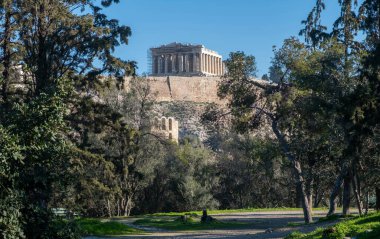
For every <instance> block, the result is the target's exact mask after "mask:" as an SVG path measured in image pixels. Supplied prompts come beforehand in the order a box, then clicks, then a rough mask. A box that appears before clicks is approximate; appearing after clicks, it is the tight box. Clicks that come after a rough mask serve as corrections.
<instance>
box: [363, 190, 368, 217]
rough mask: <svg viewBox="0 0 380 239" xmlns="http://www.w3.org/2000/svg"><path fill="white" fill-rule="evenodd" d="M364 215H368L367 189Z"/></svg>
mask: <svg viewBox="0 0 380 239" xmlns="http://www.w3.org/2000/svg"><path fill="white" fill-rule="evenodd" d="M365 199H366V200H365V212H364V214H365V215H368V209H369V191H367V194H366V197H365Z"/></svg>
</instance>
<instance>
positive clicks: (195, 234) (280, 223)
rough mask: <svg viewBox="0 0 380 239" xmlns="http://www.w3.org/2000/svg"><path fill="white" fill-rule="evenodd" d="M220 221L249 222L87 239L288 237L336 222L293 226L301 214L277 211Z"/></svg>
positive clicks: (130, 221)
mask: <svg viewBox="0 0 380 239" xmlns="http://www.w3.org/2000/svg"><path fill="white" fill-rule="evenodd" d="M325 215H326V212H324V211H316V212H314V217H313V218H314V220H315V221H316V220H318V218H320V217H323V216H325ZM213 217H215V218H216V219H217V220H220V221H225V222H228V221H235V222H245V223H248V226H247V227H245V228H239V229H214V230H204V231H186V232H173V231H165V230H161V229H156V228H146V227H145V228H142V229H145V230H146V229H148V230H146V231H148V233H147V234H145V235H131V236H119V237H86V238H85V239H103V238H115V239H116V238H117V239H122V238H149V239H153V238H160V239H162V238H170V239H175V238H187V239H190V238H207V239H214V238H234V239H235V238H236V239H238V238H241V239H248V238H255V239H264V238H284V237H285V236H286V235H288V234H289V233H291V232H292V231H296V230H298V231H301V232H310V231H313V230H315V229H316V228H317V227H327V226H330V225H332V224H334V223H333V222H328V223H316V224H311V225H302V226H297V227H290V226H288V223H302V222H303V214H302V212H301V211H299V212H298V211H274V212H257V213H231V214H219V215H213ZM134 220H136V219H133V218H131V219H123V220H120V222H122V223H125V224H128V225H133V222H134Z"/></svg>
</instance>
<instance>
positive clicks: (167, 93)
mask: <svg viewBox="0 0 380 239" xmlns="http://www.w3.org/2000/svg"><path fill="white" fill-rule="evenodd" d="M129 79H130V78H129ZM148 79H149V85H150V89H151V92H153V93H156V94H157V97H156V100H157V101H158V102H178V101H188V102H195V103H216V104H221V105H223V104H225V101H223V100H220V99H219V97H218V95H217V92H218V84H219V82H220V77H208V76H193V77H180V76H165V77H156V76H149V77H148ZM127 82H128V79H127ZM127 85H128V84H127Z"/></svg>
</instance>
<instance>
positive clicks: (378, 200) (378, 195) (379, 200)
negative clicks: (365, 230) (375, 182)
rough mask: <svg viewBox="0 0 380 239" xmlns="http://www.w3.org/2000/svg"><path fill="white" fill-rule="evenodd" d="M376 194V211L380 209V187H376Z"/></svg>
mask: <svg viewBox="0 0 380 239" xmlns="http://www.w3.org/2000/svg"><path fill="white" fill-rule="evenodd" d="M375 194H376V206H375V209H376V211H380V188H379V187H376V189H375Z"/></svg>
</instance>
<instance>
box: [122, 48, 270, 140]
mask: <svg viewBox="0 0 380 239" xmlns="http://www.w3.org/2000/svg"><path fill="white" fill-rule="evenodd" d="M150 62H151V64H150V65H149V68H150V69H149V70H150V74H149V75H148V76H146V78H147V80H148V83H149V86H150V91H151V92H152V93H155V94H156V96H155V98H156V101H157V102H158V105H157V109H156V112H159V114H160V115H161V116H165V117H174V118H175V119H177V120H178V121H179V137H180V138H182V137H183V136H185V135H196V136H197V137H199V138H200V139H204V136H205V130H204V128H203V126H202V125H201V123H200V117H201V115H202V113H203V112H204V109H205V108H206V106H207V105H209V104H211V103H215V104H218V105H219V106H220V107H224V106H225V105H226V103H227V101H226V100H221V99H219V97H218V85H219V82H220V81H221V76H222V75H223V74H224V73H225V66H224V63H223V59H222V56H221V55H219V54H218V53H217V52H216V51H212V50H209V49H207V48H205V47H204V46H203V45H190V44H180V43H171V44H168V45H163V46H160V47H156V48H151V49H150ZM130 80H131V78H130V77H128V78H127V80H126V87H127V88H128V82H129V81H130ZM258 81H261V80H258ZM262 83H263V84H265V83H268V82H266V81H262Z"/></svg>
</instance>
